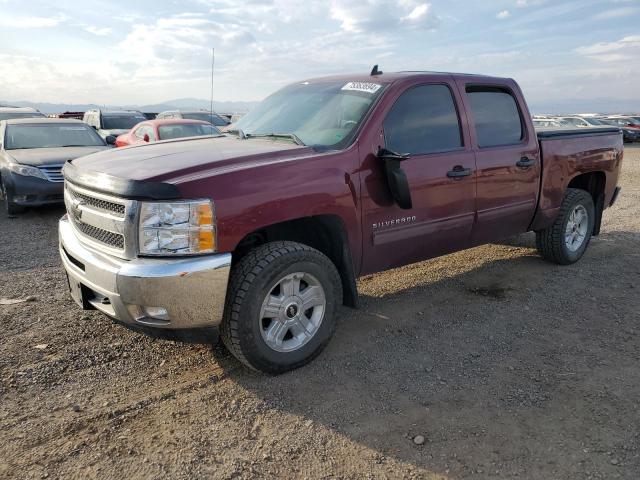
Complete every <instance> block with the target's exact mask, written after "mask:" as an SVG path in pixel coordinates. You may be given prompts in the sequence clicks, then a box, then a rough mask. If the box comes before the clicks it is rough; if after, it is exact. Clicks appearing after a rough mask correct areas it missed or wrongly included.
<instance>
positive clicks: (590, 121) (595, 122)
mask: <svg viewBox="0 0 640 480" xmlns="http://www.w3.org/2000/svg"><path fill="white" fill-rule="evenodd" d="M584 121H585V122H587V123H588V124H590V125H603V123H602V122H601V121H600V120H596V119H595V118H591V117H585V119H584Z"/></svg>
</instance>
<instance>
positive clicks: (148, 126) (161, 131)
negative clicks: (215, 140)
mask: <svg viewBox="0 0 640 480" xmlns="http://www.w3.org/2000/svg"><path fill="white" fill-rule="evenodd" d="M219 133H220V130H218V129H217V128H216V127H214V126H213V125H211V124H210V123H209V122H204V121H202V120H185V119H172V120H149V121H146V122H140V123H139V124H137V125H136V126H135V127H133V128H132V129H131V130H130V131H129V132H128V133H123V134H122V135H120V136H119V137H118V138H117V139H116V147H126V146H128V145H137V144H140V143H151V142H157V141H159V140H171V139H172V138H185V137H203V136H206V135H218V134H219Z"/></svg>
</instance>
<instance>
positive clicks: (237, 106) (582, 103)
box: [0, 98, 640, 115]
mask: <svg viewBox="0 0 640 480" xmlns="http://www.w3.org/2000/svg"><path fill="white" fill-rule="evenodd" d="M257 104H258V102H242V101H238V102H214V103H213V107H214V110H215V111H216V112H221V113H244V112H247V111H248V110H251V109H252V108H253V107H255V106H256V105H257ZM0 105H14V106H17V107H33V108H37V109H38V110H40V111H41V112H43V113H60V112H84V111H86V110H89V109H90V108H105V105H96V104H93V103H90V104H80V103H79V104H73V103H42V102H27V101H4V100H0ZM106 108H111V109H118V108H127V109H135V110H140V111H142V112H154V113H160V112H162V111H164V110H176V109H182V110H200V109H204V110H208V109H209V100H203V99H198V98H178V99H175V100H167V101H166V102H162V103H156V104H151V105H106ZM529 109H530V110H531V113H532V114H544V113H548V114H552V115H553V114H566V113H587V112H588V113H640V99H629V100H619V99H612V98H593V99H589V100H582V99H569V98H567V99H562V100H557V101H537V102H536V101H532V102H531V103H530V104H529Z"/></svg>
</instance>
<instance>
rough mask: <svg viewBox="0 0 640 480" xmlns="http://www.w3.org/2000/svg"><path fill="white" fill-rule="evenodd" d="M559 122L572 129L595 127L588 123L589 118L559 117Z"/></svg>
mask: <svg viewBox="0 0 640 480" xmlns="http://www.w3.org/2000/svg"><path fill="white" fill-rule="evenodd" d="M557 118H558V119H559V120H562V121H564V122H566V123H567V124H568V125H570V126H572V127H578V128H589V127H592V126H593V125H592V124H591V123H590V122H589V121H588V119H587V118H583V117H578V116H573V117H557Z"/></svg>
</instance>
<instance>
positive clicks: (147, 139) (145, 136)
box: [142, 133, 149, 142]
mask: <svg viewBox="0 0 640 480" xmlns="http://www.w3.org/2000/svg"><path fill="white" fill-rule="evenodd" d="M142 140H143V141H144V142H149V134H148V133H145V134H144V137H142Z"/></svg>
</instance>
